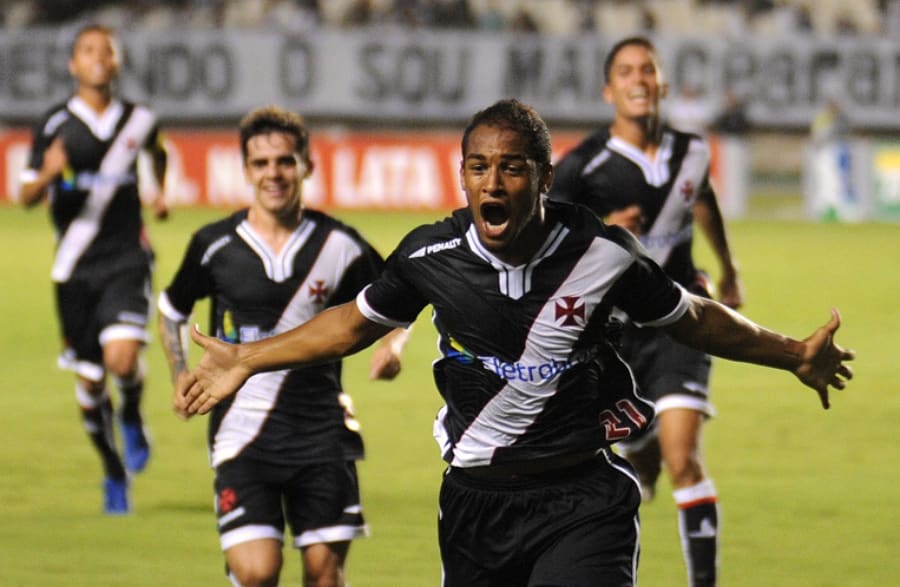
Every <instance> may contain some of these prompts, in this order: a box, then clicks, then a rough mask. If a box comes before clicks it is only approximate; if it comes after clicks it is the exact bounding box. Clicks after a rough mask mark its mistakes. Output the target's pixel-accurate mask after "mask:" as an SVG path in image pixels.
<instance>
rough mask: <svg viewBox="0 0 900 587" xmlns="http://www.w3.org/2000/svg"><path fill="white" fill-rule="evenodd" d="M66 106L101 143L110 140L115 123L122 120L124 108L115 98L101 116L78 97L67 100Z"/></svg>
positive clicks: (114, 130) (114, 129)
mask: <svg viewBox="0 0 900 587" xmlns="http://www.w3.org/2000/svg"><path fill="white" fill-rule="evenodd" d="M67 106H68V107H69V110H70V111H71V112H72V114H74V115H75V116H77V117H78V118H80V119H81V121H82V122H84V124H85V125H87V127H88V128H89V129H91V132H92V133H94V136H95V137H97V138H98V139H100V140H101V141H108V140H109V139H111V138H112V136H113V134H114V133H115V132H116V123H118V122H119V119H120V118H122V113H123V112H124V111H125V106H124V105H123V104H122V102H120V101H119V100H117V99H115V98H113V100H112V102H110V103H109V106H107V107H106V110H104V111H103V114H97V112H95V111H94V109H93V108H91V107H90V106H88V105H87V102H85V101H84V100H82V99H81V98H79V97H78V96H72V97H71V98H69V103H68V105H67Z"/></svg>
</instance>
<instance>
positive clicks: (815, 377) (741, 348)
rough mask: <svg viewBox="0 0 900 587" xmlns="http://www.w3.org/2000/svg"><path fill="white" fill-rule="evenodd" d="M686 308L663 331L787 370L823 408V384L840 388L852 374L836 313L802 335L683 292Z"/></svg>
mask: <svg viewBox="0 0 900 587" xmlns="http://www.w3.org/2000/svg"><path fill="white" fill-rule="evenodd" d="M688 300H689V303H690V308H689V310H688V311H687V312H686V313H685V315H684V316H682V317H681V318H680V319H679V320H678V321H677V322H675V323H674V324H672V325H669V326H667V327H666V332H668V333H669V334H671V335H672V337H673V338H675V339H676V340H678V341H679V342H681V343H683V344H686V345H688V346H692V347H694V348H697V349H700V350H702V351H705V352H707V353H709V354H711V355H716V356H718V357H722V358H725V359H731V360H734V361H742V362H746V363H755V364H757V365H763V366H766V367H774V368H778V369H784V370H786V371H790V372H791V373H793V374H794V375H795V376H796V377H797V378H798V379H799V380H800V381H801V382H802V383H803V384H804V385H807V386H809V387H811V388H813V389H815V390H816V393H818V395H819V400H820V401H821V403H822V407H823V408H825V409H828V408H829V407H830V401H829V397H828V392H829V386H830V387H833V388H835V389H844V388H845V387H846V384H847V381H848V380H849V379H851V378H852V377H853V370H852V369H851V368H850V366H849V365H846V364H845V361H851V360H853V358H854V357H855V353H854V352H853V351H851V350H848V349H844V348H842V347H840V346H839V345H837V344H836V343H835V341H834V335H835V332H837V330H838V328H839V327H840V324H841V318H840V314H839V313H838V311H837V310H836V309H833V310H832V311H831V319H830V320H829V321H828V322H826V323H825V324H824V325H822V326H820V327H819V328H817V329H816V330H815V331H814V332H813V333H812V334H811V335H809V336H808V337H807V338H805V339H803V340H795V339H792V338H790V337H787V336H785V335H783V334H780V333H777V332H773V331H771V330H768V329H766V328H763V327H762V326H760V325H758V324H756V323H754V322H753V321H751V320H749V319H748V318H746V317H744V316H742V315H741V314H738V313H737V312H735V311H733V310H731V309H730V308H728V307H726V306H725V305H723V304H721V303H719V302H715V301H713V300H708V299H706V298H702V297H699V296H694V295H689V298H688Z"/></svg>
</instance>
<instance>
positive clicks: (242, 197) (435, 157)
mask: <svg viewBox="0 0 900 587" xmlns="http://www.w3.org/2000/svg"><path fill="white" fill-rule="evenodd" d="M581 137H582V135H581V134H578V133H572V134H558V135H554V137H553V138H554V145H555V149H556V152H555V153H554V156H555V157H558V156H561V155H562V154H564V153H565V152H566V151H568V150H569V149H570V148H572V147H573V146H574V145H575V143H576V142H577V141H578V140H579V139H580V138H581ZM460 138H461V133H459V132H450V131H434V132H403V133H387V132H373V133H368V132H367V133H362V132H348V131H343V130H340V129H337V130H334V129H332V130H316V129H313V130H312V140H311V149H312V159H313V163H314V164H315V166H316V169H315V171H314V173H313V174H312V176H311V177H310V178H309V179H308V180H307V181H306V182H305V184H304V188H303V199H304V202H305V203H306V205H307V206H309V207H311V208H319V209H323V210H327V209H338V210H418V211H428V210H452V209H454V208H458V207H461V206H464V205H465V197H464V196H463V194H462V191H461V190H460V187H459V174H458V171H459V164H460V150H461V147H460V142H459V141H460ZM30 141H31V138H30V134H29V132H28V131H25V130H21V129H20V130H13V131H6V132H0V157H2V161H0V201H7V202H12V203H16V202H18V200H19V198H18V181H19V174H20V172H21V170H22V169H23V168H24V167H25V166H26V164H27V162H28V157H29V149H30ZM165 141H166V146H167V149H168V151H169V173H168V175H167V179H166V186H165V192H166V198H167V199H168V201H169V203H170V205H173V206H212V207H219V208H232V209H233V208H239V207H243V206H246V205H247V204H248V203H249V202H250V199H251V198H252V192H251V191H250V188H249V186H248V185H247V182H246V181H245V179H244V175H243V169H242V164H241V152H240V147H239V144H238V136H237V132H236V131H222V130H215V131H206V130H172V131H166V132H165ZM140 177H141V180H142V194H143V196H144V197H145V198H150V197H152V196H153V195H154V194H155V193H156V192H157V190H158V187H157V186H156V185H155V184H154V183H153V180H152V173H150V168H149V162H147V161H143V160H142V161H141V173H140Z"/></svg>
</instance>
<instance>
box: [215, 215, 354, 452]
mask: <svg viewBox="0 0 900 587" xmlns="http://www.w3.org/2000/svg"><path fill="white" fill-rule="evenodd" d="M315 227H316V223H315V222H313V221H310V220H304V221H303V222H302V223H301V224H300V226H298V227H297V229H296V230H295V231H294V236H293V237H292V240H291V244H289V245H288V246H287V247H286V248H285V249H284V250H283V251H282V253H283V254H282V255H274V254H273V253H272V252H271V251H270V250H269V249H268V247H267V246H266V245H265V243H264V242H263V241H262V239H259V238H258V237H257V236H256V235H255V233H254V231H253V229H252V227H251V226H250V224H249V223H248V222H247V221H244V222H243V223H242V224H241V225H240V226H239V227H238V229H237V232H238V234H239V235H240V236H241V238H243V239H244V242H246V243H247V245H248V246H249V247H251V249H253V250H254V251H255V252H256V253H257V255H259V259H260V263H261V264H262V265H263V266H264V268H265V271H266V275H267V276H268V277H269V279H271V280H272V281H273V282H275V283H282V282H284V281H285V280H286V279H287V278H288V277H290V275H291V274H292V273H293V267H294V258H295V257H296V256H297V254H298V253H299V252H300V251H301V250H302V249H303V246H304V245H305V244H306V242H307V241H308V240H309V236H310V234H311V233H312V231H313V230H314V229H315ZM362 253H363V251H362V249H361V248H360V246H359V245H357V244H356V243H355V242H354V241H353V240H352V239H350V238H349V237H348V236H346V235H345V234H343V233H340V232H337V231H334V232H331V233H330V234H329V235H328V238H327V239H326V241H325V243H324V244H323V246H322V249H321V251H319V253H318V255H317V257H316V260H315V263H314V264H313V266H312V268H311V269H310V271H309V274H308V276H307V278H306V280H305V281H304V282H303V283H301V284H300V286H299V287H298V288H297V291H296V292H295V293H294V296H293V297H292V298H291V300H290V302H289V303H288V304H287V306H285V308H284V311H283V312H282V314H281V317H280V318H279V319H278V323H277V324H276V325H275V329H274V330H273V331H272V335H273V336H274V335H276V334H280V333H282V332H287V331H288V330H290V329H292V328H295V327H296V326H299V325H300V324H303V323H305V322H307V321H309V320H311V319H312V318H314V317H315V316H316V314H318V313H319V312H321V311H322V310H323V309H324V306H325V302H326V300H323V301H322V302H321V303H320V304H314V303H312V302H310V299H309V298H310V290H311V286H312V285H313V284H314V282H316V281H319V282H321V284H324V286H325V287H326V288H327V289H328V290H329V291H332V292H333V291H334V289H335V288H336V287H337V286H338V284H339V283H340V282H341V278H342V277H343V275H344V273H345V272H346V271H347V268H348V267H349V266H350V265H351V264H352V263H353V262H354V261H355V260H356V259H358V258H359V257H360V256H361V255H362ZM241 342H248V341H247V340H241ZM290 371H291V370H290V369H281V370H279V371H268V372H265V373H257V374H256V375H253V376H251V377H250V378H249V379H248V380H247V381H246V382H244V385H242V386H241V388H240V389H239V390H238V392H237V393H236V394H235V395H234V403H233V404H232V407H231V408H230V409H229V410H228V413H226V414H225V416H224V417H223V418H222V423H221V424H220V425H219V430H218V432H217V433H216V437H215V440H214V442H213V447H212V454H211V455H210V464H211V465H212V466H214V467H215V466H217V465H219V464H220V463H223V462H225V461H227V460H229V459H232V458H234V457H235V456H237V455H238V454H240V452H241V451H242V450H243V449H244V448H245V447H246V446H247V445H248V444H250V443H251V442H253V440H254V439H255V438H256V437H257V436H259V434H260V431H261V430H262V428H263V426H264V425H265V423H266V420H267V419H268V418H269V415H270V413H271V412H272V410H273V409H274V407H275V403H276V402H277V401H278V395H279V393H280V392H281V389H282V387H283V385H284V380H285V378H286V377H287V376H288V374H289V373H290Z"/></svg>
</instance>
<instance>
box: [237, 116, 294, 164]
mask: <svg viewBox="0 0 900 587" xmlns="http://www.w3.org/2000/svg"><path fill="white" fill-rule="evenodd" d="M239 129H240V137H241V157H243V159H244V160H245V161H246V159H247V143H249V142H250V139H252V138H253V137H255V136H258V135H266V134H269V133H273V132H280V133H285V134H288V135H291V136H292V137H294V139H295V152H296V153H297V154H298V155H300V156H301V157H303V158H305V159H309V131H308V130H307V128H306V123H305V122H304V120H303V117H302V116H300V115H299V114H297V113H296V112H291V111H289V110H285V109H284V108H282V107H280V106H264V107H262V108H257V109H256V110H253V111H251V112H249V113H248V114H247V115H246V116H244V118H242V119H241V123H240V126H239Z"/></svg>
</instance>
